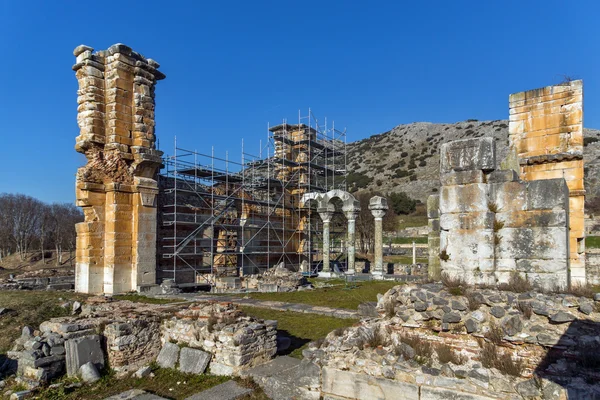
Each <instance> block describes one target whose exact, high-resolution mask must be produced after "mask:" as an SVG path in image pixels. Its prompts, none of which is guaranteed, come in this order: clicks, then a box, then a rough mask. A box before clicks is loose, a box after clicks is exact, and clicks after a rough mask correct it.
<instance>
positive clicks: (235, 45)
mask: <svg viewBox="0 0 600 400" xmlns="http://www.w3.org/2000/svg"><path fill="white" fill-rule="evenodd" d="M599 12H600V2H597V1H592V0H589V1H569V2H568V1H553V0H541V1H492V0H490V1H481V0H477V1H460V0H457V1H452V2H450V1H418V2H417V1H411V2H408V1H403V2H401V1H389V2H380V1H370V2H358V1H345V2H341V1H314V2H313V1H309V0H304V1H301V2H289V1H270V2H266V1H239V2H238V1H227V2H226V1H221V2H216V1H211V2H204V1H194V2H192V1H190V2H182V1H171V2H165V1H160V2H159V1H143V2H133V1H121V2H74V1H66V0H58V1H52V2H50V1H25V0H18V1H17V0H15V1H8V0H0V55H1V56H0V77H1V79H0V160H1V161H2V164H3V165H2V168H0V193H1V192H12V193H17V192H18V193H24V194H28V195H31V196H34V197H37V198H40V199H41V200H44V201H47V202H53V201H58V202H72V201H74V197H75V196H74V181H75V172H76V169H77V167H78V166H81V165H82V164H83V163H84V161H85V160H84V158H83V156H81V155H79V154H78V153H76V152H75V150H74V148H73V146H74V143H75V137H76V136H77V134H78V127H77V123H76V108H77V104H76V96H77V95H76V91H77V81H76V79H75V76H74V73H73V71H72V70H71V66H72V65H73V64H74V61H75V59H74V57H73V54H72V51H73V49H74V48H75V47H76V46H77V45H79V44H86V45H89V46H92V47H94V48H95V49H98V50H100V49H105V48H107V47H109V46H110V45H112V44H114V43H118V42H121V43H125V44H127V45H129V46H131V47H132V48H133V49H134V50H136V51H138V52H140V53H142V54H144V55H145V56H147V57H150V58H153V59H155V60H156V61H158V62H159V63H160V64H161V70H162V71H163V72H164V73H165V74H166V75H167V79H166V80H164V81H161V82H159V83H158V86H157V90H156V95H157V110H156V121H157V136H158V138H159V140H160V147H161V149H162V150H164V151H165V152H167V153H169V152H172V148H173V138H174V137H175V135H176V136H177V140H178V144H180V145H181V146H183V147H187V148H194V149H198V150H199V151H204V152H207V153H210V148H211V146H212V145H214V146H215V153H216V154H217V155H224V154H225V151H227V150H228V151H229V154H230V157H231V158H234V159H239V158H240V151H241V142H242V138H243V139H244V142H245V149H246V151H249V152H252V153H258V148H259V140H260V139H263V140H264V139H265V138H266V135H267V124H268V123H271V124H276V123H279V122H281V120H282V119H283V118H288V120H289V121H296V120H297V116H298V110H299V109H301V110H302V114H303V115H304V114H306V110H307V109H308V107H311V108H312V110H313V111H314V112H315V114H316V115H317V116H319V117H321V118H323V117H328V119H329V121H331V120H335V121H336V127H346V128H347V130H348V139H349V140H357V139H361V138H364V137H367V136H370V135H372V134H375V133H381V132H384V131H387V130H389V129H391V128H392V127H394V126H396V125H398V124H403V123H411V122H415V121H431V122H456V121H462V120H465V119H468V118H475V119H479V120H487V119H503V118H507V116H508V110H507V107H508V106H507V103H508V95H509V93H513V92H519V91H522V90H527V89H533V88H537V87H542V86H546V85H550V84H553V83H557V82H559V81H560V80H562V77H563V76H564V75H569V76H572V77H576V78H582V79H584V91H585V120H584V124H585V126H586V127H590V128H600V116H599V115H598V113H597V111H596V110H598V109H599V106H600V104H599V103H600V81H599V77H600V52H599V51H598V42H599V39H600V38H599V35H598V33H597V32H598V29H597V25H598V22H597V20H598V18H597V17H598V15H599Z"/></svg>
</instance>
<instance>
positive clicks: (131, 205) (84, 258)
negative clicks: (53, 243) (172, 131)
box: [73, 44, 165, 294]
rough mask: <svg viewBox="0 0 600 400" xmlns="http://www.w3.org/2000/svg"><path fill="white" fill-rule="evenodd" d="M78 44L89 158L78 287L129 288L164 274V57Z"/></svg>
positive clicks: (81, 147) (82, 195)
mask: <svg viewBox="0 0 600 400" xmlns="http://www.w3.org/2000/svg"><path fill="white" fill-rule="evenodd" d="M93 51H94V49H93V48H91V47H88V46H84V45H81V46H78V47H77V48H76V49H75V51H74V53H73V54H74V55H75V57H77V60H76V64H75V65H74V66H73V70H74V71H75V73H76V77H77V80H78V82H79V90H78V92H77V94H78V97H77V103H78V105H79V106H78V108H77V111H78V115H77V122H78V125H79V128H80V134H79V136H78V137H77V143H76V146H75V149H76V150H77V151H78V152H80V153H82V154H84V155H85V156H86V158H87V164H86V165H85V166H84V167H81V168H79V170H78V171H77V183H76V198H77V205H78V206H80V207H82V209H83V213H84V215H85V221H84V222H82V223H80V224H77V226H76V229H77V253H76V282H75V289H76V290H77V291H78V292H83V293H106V294H113V293H121V292H127V291H131V290H137V289H138V288H139V287H140V286H144V285H153V284H155V280H156V205H155V197H156V193H157V192H158V187H157V183H156V172H157V170H158V168H159V167H160V165H161V158H160V157H161V155H162V152H160V151H158V150H156V149H155V141H156V136H155V132H154V125H155V123H154V86H155V84H156V82H157V81H158V80H160V79H163V78H164V77H165V76H164V75H163V74H162V73H161V72H159V71H158V70H157V68H158V67H159V64H158V63H157V62H155V61H154V60H152V59H147V58H145V57H144V56H142V55H141V54H139V53H136V52H135V51H133V50H132V49H130V48H129V47H127V46H125V45H122V44H116V45H114V46H111V47H110V48H109V49H108V50H106V51H98V52H95V53H94V52H93Z"/></svg>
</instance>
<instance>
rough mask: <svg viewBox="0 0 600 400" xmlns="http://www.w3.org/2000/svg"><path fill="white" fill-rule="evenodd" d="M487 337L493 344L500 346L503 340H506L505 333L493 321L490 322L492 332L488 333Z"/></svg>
mask: <svg viewBox="0 0 600 400" xmlns="http://www.w3.org/2000/svg"><path fill="white" fill-rule="evenodd" d="M485 337H486V338H487V339H488V340H489V341H490V342H492V343H493V344H500V343H502V338H504V331H503V330H502V328H501V327H499V326H498V325H496V324H495V323H494V322H493V321H490V330H489V331H487V332H486V334H485Z"/></svg>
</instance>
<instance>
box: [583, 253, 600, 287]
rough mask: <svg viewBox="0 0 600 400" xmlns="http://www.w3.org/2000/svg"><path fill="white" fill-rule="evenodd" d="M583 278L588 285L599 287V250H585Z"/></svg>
mask: <svg viewBox="0 0 600 400" xmlns="http://www.w3.org/2000/svg"><path fill="white" fill-rule="evenodd" d="M585 277H586V280H587V283H589V284H590V285H600V249H586V251H585Z"/></svg>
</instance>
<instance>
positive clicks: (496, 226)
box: [494, 220, 504, 232]
mask: <svg viewBox="0 0 600 400" xmlns="http://www.w3.org/2000/svg"><path fill="white" fill-rule="evenodd" d="M502 228H504V222H502V221H498V220H495V221H494V232H498V231H499V230H500V229H502Z"/></svg>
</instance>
